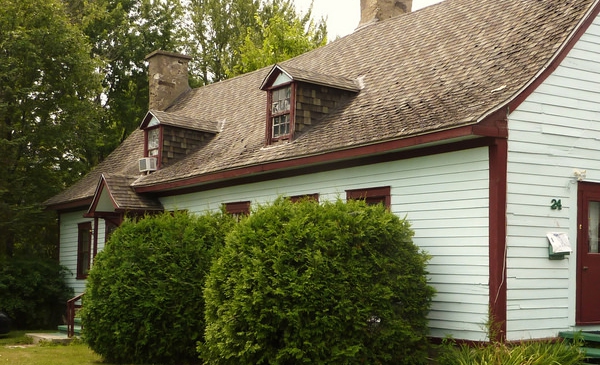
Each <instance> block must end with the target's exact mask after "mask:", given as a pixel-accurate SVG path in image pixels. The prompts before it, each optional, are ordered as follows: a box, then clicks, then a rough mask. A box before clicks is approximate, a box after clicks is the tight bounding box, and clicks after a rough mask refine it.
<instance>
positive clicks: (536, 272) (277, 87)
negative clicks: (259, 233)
mask: <svg viewBox="0 0 600 365" xmlns="http://www.w3.org/2000/svg"><path fill="white" fill-rule="evenodd" d="M361 3H362V16H363V19H362V20H361V25H360V26H359V27H358V28H357V30H356V31H355V32H354V33H353V34H350V35H348V36H346V37H343V38H341V39H337V40H335V41H333V42H331V43H329V44H328V45H326V46H324V47H322V48H319V49H316V50H314V51H311V52H308V53H306V54H303V55H301V56H298V57H296V58H293V59H291V60H288V61H285V62H282V63H280V64H277V65H273V66H270V67H266V68H263V69H260V70H258V71H255V72H250V73H248V74H245V75H242V76H239V77H235V78H232V79H229V80H226V81H222V82H219V83H215V84H212V85H207V86H204V87H201V88H197V89H190V88H189V86H188V83H187V79H188V75H187V64H188V61H189V60H190V58H189V57H187V56H184V55H181V54H176V53H171V52H166V51H156V52H154V53H152V54H150V55H148V57H147V62H148V65H149V80H150V81H149V82H150V87H151V91H150V105H149V110H148V113H147V114H146V116H145V117H144V118H143V119H142V120H140V128H139V130H137V131H135V132H134V133H132V134H131V135H130V136H129V137H128V138H127V139H126V140H125V141H124V142H123V143H122V145H121V146H120V147H118V148H117V149H116V150H115V151H114V152H113V153H112V154H111V155H110V156H108V158H107V159H106V160H105V161H103V162H102V163H101V164H100V165H99V166H97V167H96V168H95V169H94V170H93V171H92V172H90V173H89V174H88V175H87V176H85V177H84V178H82V179H81V180H80V181H79V182H78V183H76V184H75V185H73V186H71V187H70V188H68V189H66V190H65V191H63V192H62V193H60V194H58V195H56V196H54V197H53V198H51V199H50V200H48V201H47V202H46V205H47V206H48V207H49V208H50V209H53V210H56V211H57V212H58V215H59V218H60V260H61V262H62V264H64V265H66V266H68V267H69V268H71V270H72V271H73V276H72V277H71V278H70V279H69V284H70V285H71V286H72V287H73V288H74V289H75V291H76V292H77V293H81V292H83V291H84V290H85V278H86V273H87V271H88V270H89V267H90V265H92V264H93V259H94V256H95V255H96V253H97V252H99V251H100V250H102V248H103V246H104V244H105V241H106V238H107V237H108V235H109V234H110V232H111V231H112V230H113V229H114V228H115V227H117V226H118V225H119V224H120V222H121V221H122V219H123V217H125V216H127V215H134V214H140V213H145V212H154V211H172V210H176V209H186V210H188V211H190V212H203V211H206V210H214V209H219V208H221V207H222V206H224V207H225V209H227V211H229V212H231V213H232V214H244V213H246V212H249V211H251V209H252V206H255V205H257V204H261V203H266V202H269V201H272V200H274V199H275V198H276V197H278V196H289V197H298V196H307V195H308V196H312V197H314V198H315V199H318V200H319V201H328V200H334V199H338V198H340V199H342V200H345V199H366V200H368V201H369V202H381V203H383V204H385V205H386V206H387V207H389V209H390V210H391V211H392V212H394V213H395V214H397V215H398V216H400V217H407V219H408V220H409V221H410V222H411V224H412V227H413V229H414V231H415V236H414V242H415V243H416V244H417V245H418V246H420V247H421V248H423V249H424V250H426V251H427V252H428V253H429V254H430V255H431V256H432V258H431V261H430V262H429V265H428V270H429V272H430V275H429V276H430V282H431V284H432V285H433V286H434V287H435V288H436V290H437V294H436V296H435V298H434V302H433V305H432V309H431V311H430V313H429V324H430V334H431V336H432V337H444V336H446V335H452V336H453V337H454V338H457V339H464V340H469V341H479V340H485V339H486V329H485V328H484V323H485V322H486V321H487V319H488V312H490V313H492V314H493V316H494V319H495V320H496V321H497V322H498V323H499V326H500V331H501V335H502V336H504V337H505V338H506V339H508V340H520V339H531V338H533V339H535V338H548V337H555V336H557V334H558V332H559V331H567V330H578V329H582V330H600V289H599V286H598V285H600V284H598V283H600V249H599V246H598V241H599V237H600V232H599V226H600V16H599V12H600V0H445V1H443V2H441V3H439V4H437V5H433V6H430V7H426V8H424V9H421V10H418V11H413V12H410V11H408V12H404V13H403V14H398V15H395V16H391V15H393V14H392V13H391V12H392V11H396V12H402V10H404V9H405V8H408V9H409V10H410V1H408V2H406V1H404V2H403V3H401V2H398V1H389V0H378V1H377V0H370V1H361ZM390 4H391V5H390ZM551 239H552V240H551ZM551 241H553V243H555V245H554V246H553V245H551V244H550V242H551Z"/></svg>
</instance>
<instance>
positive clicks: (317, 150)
mask: <svg viewBox="0 0 600 365" xmlns="http://www.w3.org/2000/svg"><path fill="white" fill-rule="evenodd" d="M597 3H598V0H445V1H444V2H442V3H439V4H437V5H433V6H430V7H427V8H424V9H421V10H419V11H416V12H413V13H410V14H406V15H401V16H398V17H395V18H391V19H388V20H385V21H381V22H378V23H375V24H372V25H369V26H366V27H363V28H361V29H359V30H357V31H356V32H354V33H353V34H351V35H348V36H346V37H344V38H341V39H338V40H336V41H334V42H332V43H330V44H328V45H326V46H324V47H321V48H319V49H316V50H313V51H311V52H308V53H305V54H303V55H301V56H298V57H296V58H293V59H291V60H288V61H285V62H282V63H281V64H280V66H281V67H282V68H283V69H284V70H290V71H289V72H291V73H295V74H296V75H297V77H306V78H310V77H316V76H315V75H318V76H319V77H320V75H330V76H331V80H346V81H347V80H361V84H362V86H363V87H362V88H361V90H360V92H358V93H357V94H356V96H354V97H352V98H351V100H350V101H349V102H348V103H345V104H344V105H343V106H342V107H340V108H338V109H337V110H334V111H332V112H331V113H330V114H328V115H327V116H326V117H325V118H324V119H323V120H321V121H319V122H317V123H314V124H313V126H311V128H308V129H307V130H305V131H303V132H302V134H300V135H297V136H295V139H294V140H293V141H292V142H290V143H283V144H278V145H276V146H269V147H265V144H264V138H265V122H266V116H265V111H266V102H267V95H266V92H265V91H262V90H260V89H259V88H260V86H261V84H262V82H263V81H264V79H265V77H266V76H267V75H268V73H269V71H270V70H271V67H267V68H263V69H261V70H258V71H255V72H251V73H248V74H245V75H241V76H239V77H236V78H233V79H229V80H225V81H222V82H219V83H216V84H212V85H207V86H205V87H202V88H198V89H194V90H191V91H190V92H188V93H186V94H185V95H183V96H182V97H180V98H179V99H178V100H177V101H176V102H175V104H174V105H172V106H171V107H170V108H168V109H167V110H166V113H167V114H169V113H176V114H177V115H184V116H190V117H191V116H193V117H194V118H199V119H201V120H204V121H219V122H221V123H223V128H222V131H221V132H219V133H218V134H217V135H216V136H215V137H214V138H213V139H212V140H211V141H210V142H209V143H208V144H207V145H206V146H204V147H202V149H200V150H198V151H196V152H194V153H191V154H190V155H188V156H187V157H186V158H185V159H183V160H181V161H179V162H177V163H175V164H173V165H171V166H168V167H166V168H164V169H162V170H160V171H156V172H155V173H152V174H150V175H148V176H143V177H141V178H139V179H138V180H136V182H135V183H134V186H137V187H143V186H153V185H156V184H164V183H169V182H173V181H179V180H182V179H186V178H192V177H197V176H203V175H207V174H214V173H217V172H222V171H227V170H233V169H239V168H244V167H248V166H256V165H260V164H263V163H268V162H273V161H286V160H291V159H296V158H300V157H303V156H311V155H318V154H322V153H325V152H330V151H340V150H344V149H348V148H353V147H356V146H364V145H370V144H374V143H380V142H384V141H389V140H398V139H403V138H407V137H410V136H414V135H421V134H426V133H431V132H435V131H440V130H447V129H452V128H457V127H461V126H465V125H471V124H475V123H477V122H479V121H481V120H482V119H483V118H484V117H485V116H486V115H488V114H489V113H490V112H493V111H495V110H497V109H498V108H500V107H501V106H503V105H504V104H505V103H506V102H507V101H509V100H510V99H511V98H513V97H514V96H515V95H517V93H518V92H519V91H521V90H522V89H523V88H524V87H525V86H526V85H527V84H528V83H530V82H531V81H532V80H534V79H535V77H536V75H537V74H538V72H539V71H540V70H542V69H543V67H544V66H545V65H546V63H547V62H549V61H550V60H551V59H552V57H553V56H554V54H555V52H557V50H559V48H560V47H561V45H563V43H564V42H565V41H566V40H567V39H568V38H569V36H570V34H571V33H572V32H573V31H574V29H575V28H576V26H577V25H578V23H579V21H580V20H581V19H582V18H583V17H584V15H585V14H586V12H587V11H589V10H590V8H591V6H592V5H595V4H597ZM134 143H137V144H139V146H137V147H131V146H130V147H123V146H122V147H121V148H128V149H129V150H130V151H131V154H133V153H134V152H133V151H134V150H135V151H137V155H135V161H137V158H139V157H141V156H142V154H141V153H142V152H141V151H143V142H142V141H141V140H140V136H139V135H138V132H136V133H134V136H133V137H130V138H129V139H128V140H127V141H125V142H124V145H128V146H129V145H131V144H134ZM115 153H117V154H119V153H121V152H118V151H117V152H115ZM109 160H110V161H113V160H115V158H114V157H113V156H112V155H111V156H110V157H109V159H108V160H107V161H109ZM107 161H105V163H103V164H102V165H100V166H99V167H98V168H97V169H96V170H95V171H94V172H92V174H96V175H97V174H98V171H103V170H104V171H110V172H113V169H116V170H119V169H120V168H119V167H117V166H111V164H110V163H108V162H107ZM84 181H86V182H87V183H85V182H84ZM87 184H89V179H88V177H86V178H84V179H83V180H82V182H80V183H78V184H76V185H75V186H74V187H73V188H71V189H68V190H67V191H65V192H63V193H61V194H60V195H59V196H57V197H54V198H52V199H51V201H53V202H61V201H66V200H68V199H72V198H74V197H82V196H86V194H88V195H89V194H90V190H89V189H88V188H87ZM92 185H94V184H92ZM92 190H93V189H92ZM91 193H93V191H91Z"/></svg>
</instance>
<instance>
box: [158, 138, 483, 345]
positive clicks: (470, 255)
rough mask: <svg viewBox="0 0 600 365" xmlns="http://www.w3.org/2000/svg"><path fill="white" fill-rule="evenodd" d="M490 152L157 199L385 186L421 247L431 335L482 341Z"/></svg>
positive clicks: (211, 200)
mask: <svg viewBox="0 0 600 365" xmlns="http://www.w3.org/2000/svg"><path fill="white" fill-rule="evenodd" d="M488 165H489V164H488V149H487V148H485V147H482V148H476V149H470V150H464V151H457V152H451V153H444V154H440V155H432V156H426V157H419V158H413V159H408V160H401V161H394V162H386V163H380V164H374V165H369V166H363V167H355V168H348V169H341V170H336V171H329V172H322V173H316V174H310V175H304V176H298V177H293V178H285V179H279V180H272V181H266V182H261V183H255V184H247V185H242V186H235V187H229V188H223V189H215V190H209V191H204V192H198V193H192V194H187V195H179V196H171V197H165V198H162V199H161V200H162V203H163V205H164V207H165V210H175V209H188V210H189V211H191V212H203V211H205V210H207V209H218V208H219V207H220V205H221V204H223V203H227V202H235V201H246V200H252V205H255V204H260V203H265V202H269V201H272V200H273V199H275V198H276V197H277V196H279V195H284V196H295V195H303V194H313V193H318V194H319V200H320V201H325V200H335V199H337V198H341V199H344V198H345V190H348V189H361V188H372V187H379V186H390V189H391V195H392V196H391V210H392V211H393V212H394V213H395V214H397V215H398V216H400V217H406V218H407V219H408V220H409V221H410V222H411V224H412V228H413V229H414V231H415V236H414V242H415V243H416V244H417V245H419V246H420V247H421V248H423V249H424V250H425V251H427V252H428V253H429V254H430V255H431V256H432V259H431V261H430V262H429V266H428V269H429V272H430V282H431V284H432V285H433V286H434V287H435V288H436V290H437V294H436V296H435V298H434V303H433V306H432V310H431V312H430V314H429V318H430V328H431V331H430V334H431V335H432V336H435V337H444V336H446V335H449V334H451V335H453V336H454V337H456V338H462V339H470V340H484V339H485V329H484V328H483V325H484V323H485V321H486V317H487V313H488V303H489V295H488V292H489V290H488V281H489V258H488V252H489V250H488V205H489V201H488V187H489V171H488Z"/></svg>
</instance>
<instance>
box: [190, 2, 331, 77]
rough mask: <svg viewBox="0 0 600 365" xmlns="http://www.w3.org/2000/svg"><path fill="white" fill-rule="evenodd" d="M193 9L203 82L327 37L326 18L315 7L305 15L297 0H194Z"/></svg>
mask: <svg viewBox="0 0 600 365" xmlns="http://www.w3.org/2000/svg"><path fill="white" fill-rule="evenodd" d="M188 9H189V13H190V19H191V20H192V21H191V22H190V24H191V29H190V30H189V34H190V40H189V44H188V48H189V53H190V54H191V55H192V56H193V57H194V61H193V62H192V63H191V65H192V67H193V70H192V71H193V73H194V76H195V77H197V78H198V80H197V83H198V84H199V85H206V84H209V83H212V82H216V81H220V80H224V79H226V78H228V77H231V76H235V75H238V74H240V73H243V72H247V71H251V70H254V69H256V68H258V67H262V66H266V65H268V64H270V63H272V62H271V61H276V62H278V61H281V60H284V59H287V58H291V57H294V56H297V55H299V54H302V53H304V52H306V51H308V50H310V49H313V48H316V47H319V46H321V45H323V44H325V43H326V41H327V29H326V26H325V21H324V20H323V19H321V20H320V21H319V22H317V23H314V22H313V21H312V20H311V17H312V7H311V8H309V10H308V12H307V13H306V14H304V15H302V16H301V15H299V14H298V13H297V12H296V10H295V7H294V2H293V0H264V1H259V0H191V1H190V4H189V6H188ZM263 51H264V52H268V53H269V54H268V55H266V56H265V55H263V54H261V53H262V52H263Z"/></svg>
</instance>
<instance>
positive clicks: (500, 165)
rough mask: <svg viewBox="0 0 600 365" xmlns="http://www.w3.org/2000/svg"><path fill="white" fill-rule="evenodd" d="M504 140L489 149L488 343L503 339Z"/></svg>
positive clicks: (504, 284) (504, 313)
mask: <svg viewBox="0 0 600 365" xmlns="http://www.w3.org/2000/svg"><path fill="white" fill-rule="evenodd" d="M507 160H508V140H507V139H505V138H496V139H495V141H494V143H493V144H492V145H490V148H489V164H490V167H489V171H490V172H489V174H490V176H489V178H490V188H489V192H490V197H489V219H490V223H489V236H490V242H489V245H490V247H489V270H490V272H489V280H490V281H489V296H490V298H489V303H490V316H491V318H490V323H491V325H492V328H490V332H491V333H490V336H492V338H490V340H492V341H504V340H505V339H506V301H507V297H506V188H507V187H506V185H507V177H506V175H507Z"/></svg>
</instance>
